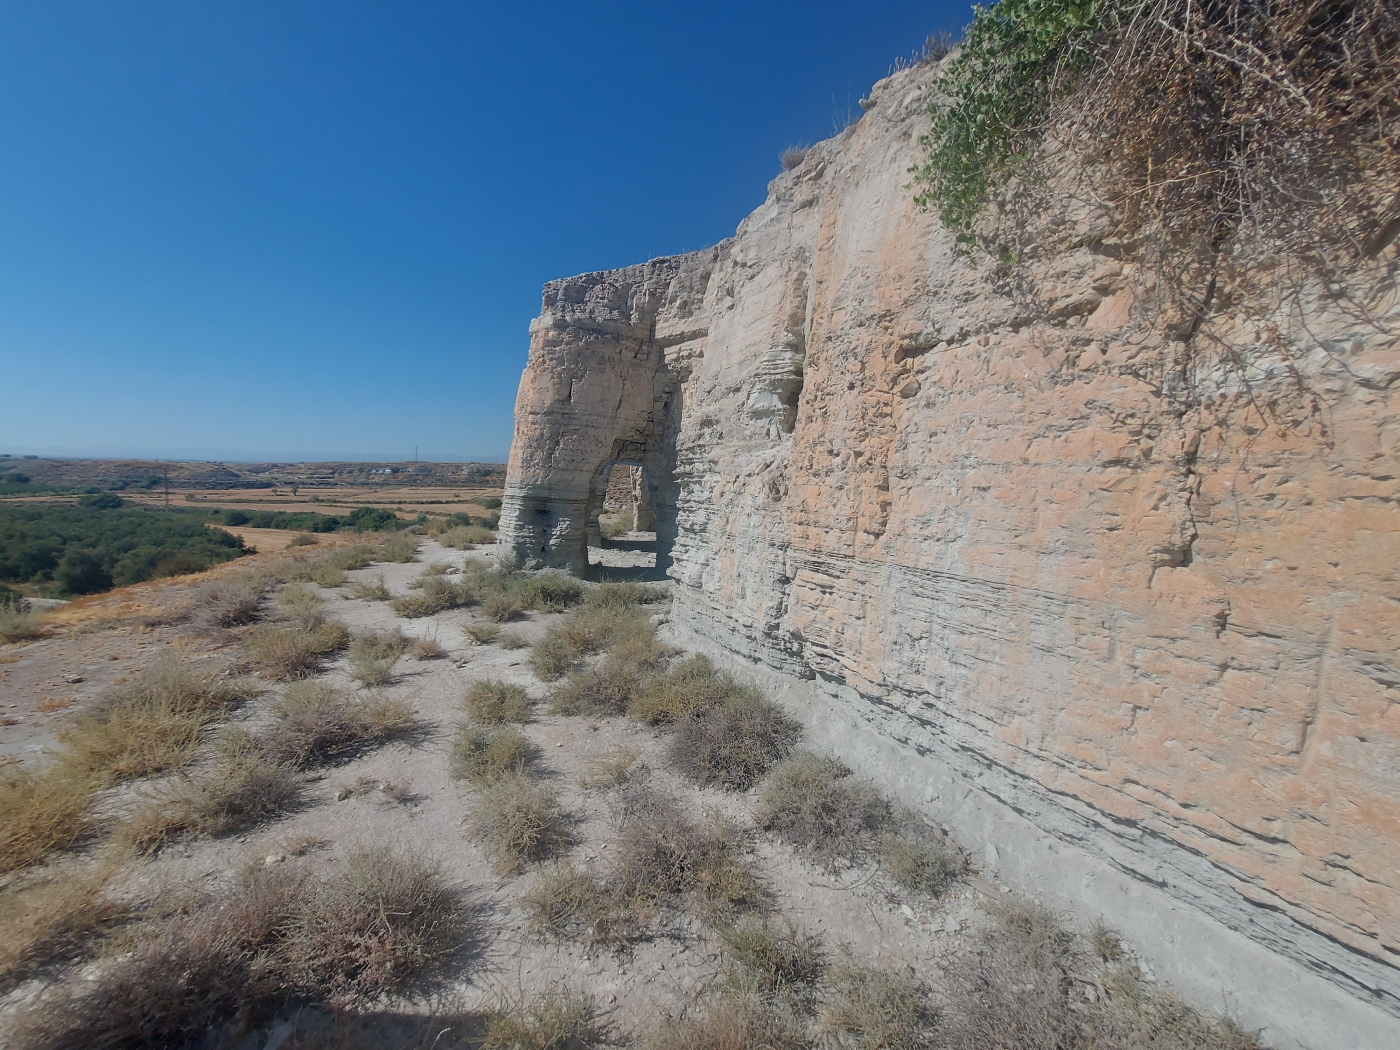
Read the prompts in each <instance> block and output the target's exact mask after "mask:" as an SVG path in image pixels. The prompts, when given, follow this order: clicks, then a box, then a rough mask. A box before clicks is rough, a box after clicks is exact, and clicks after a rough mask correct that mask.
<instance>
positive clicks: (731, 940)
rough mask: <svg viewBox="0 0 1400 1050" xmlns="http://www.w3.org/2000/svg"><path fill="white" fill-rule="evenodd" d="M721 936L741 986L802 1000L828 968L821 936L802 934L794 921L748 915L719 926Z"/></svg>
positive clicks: (729, 961)
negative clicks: (728, 924) (773, 919)
mask: <svg viewBox="0 0 1400 1050" xmlns="http://www.w3.org/2000/svg"><path fill="white" fill-rule="evenodd" d="M719 935H720V939H721V940H722V941H724V946H725V949H726V952H727V962H728V964H729V966H730V967H731V969H732V970H733V979H734V980H735V981H736V983H737V984H738V986H739V987H741V988H745V989H749V990H753V991H758V992H762V993H763V994H766V995H772V994H777V995H780V996H782V997H783V998H784V999H787V1000H788V1001H791V1002H797V1001H802V1000H805V999H807V998H809V997H810V995H811V992H812V988H813V986H815V985H816V983H817V981H819V980H820V979H821V976H822V974H823V972H824V971H825V970H826V952H825V951H824V950H823V948H822V943H821V938H819V937H813V936H811V935H809V934H803V933H799V932H798V929H797V927H796V926H794V925H793V924H792V923H791V922H784V923H775V922H772V921H770V920H769V919H767V918H765V917H761V916H758V915H746V916H744V917H742V918H740V919H739V921H738V922H736V923H735V924H734V925H733V926H722V927H720V930H719Z"/></svg>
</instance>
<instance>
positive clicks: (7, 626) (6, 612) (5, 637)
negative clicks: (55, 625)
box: [0, 606, 44, 643]
mask: <svg viewBox="0 0 1400 1050" xmlns="http://www.w3.org/2000/svg"><path fill="white" fill-rule="evenodd" d="M43 631H44V624H43V620H42V619H40V616H39V614H38V613H36V612H28V611H25V610H21V609H13V608H11V607H9V606H3V607H0V642H6V643H11V642H27V641H28V640H29V639H31V638H37V637H39V635H40V634H42V633H43Z"/></svg>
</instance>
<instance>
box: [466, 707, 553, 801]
mask: <svg viewBox="0 0 1400 1050" xmlns="http://www.w3.org/2000/svg"><path fill="white" fill-rule="evenodd" d="M538 754H539V750H538V749H537V748H536V747H535V745H534V744H532V743H530V740H529V738H528V737H527V736H526V735H525V734H524V733H522V732H521V731H520V730H519V729H516V728H515V727H514V726H500V727H496V728H488V727H486V726H478V725H474V724H473V723H471V722H458V723H457V726H456V728H455V729H454V731H453V734H452V743H451V745H450V747H449V750H448V767H447V769H448V775H449V776H450V777H452V779H453V780H470V781H471V782H472V783H474V784H476V785H477V786H479V787H484V786H486V785H487V784H494V783H495V782H496V781H498V780H500V779H501V778H502V777H506V776H513V775H523V774H524V772H525V767H526V766H527V765H529V764H530V763H531V762H532V761H534V759H535V758H536V757H537V756H538Z"/></svg>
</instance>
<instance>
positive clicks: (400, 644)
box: [348, 631, 409, 686]
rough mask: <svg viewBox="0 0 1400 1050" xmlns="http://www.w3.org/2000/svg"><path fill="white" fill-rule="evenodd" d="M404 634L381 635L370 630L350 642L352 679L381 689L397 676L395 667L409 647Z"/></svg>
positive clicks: (394, 632) (391, 632)
mask: <svg viewBox="0 0 1400 1050" xmlns="http://www.w3.org/2000/svg"><path fill="white" fill-rule="evenodd" d="M408 645H409V641H408V639H407V638H405V637H404V635H403V633H402V632H400V631H389V632H386V633H383V634H380V633H378V632H375V631H366V632H364V633H362V634H357V635H355V637H353V638H352V639H350V649H349V653H348V655H349V661H350V677H351V678H353V679H354V680H355V681H357V682H359V683H361V684H362V685H367V686H380V685H383V684H384V683H385V682H387V681H388V680H389V678H390V676H391V675H393V673H394V665H395V664H397V663H398V662H399V657H401V656H402V655H403V653H404V650H405V649H407V648H408Z"/></svg>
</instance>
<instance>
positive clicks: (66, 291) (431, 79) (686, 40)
mask: <svg viewBox="0 0 1400 1050" xmlns="http://www.w3.org/2000/svg"><path fill="white" fill-rule="evenodd" d="M969 13H970V12H969V9H968V7H967V5H965V4H955V3H942V2H934V3H902V2H889V3H878V2H867V3H842V4H837V3H824V2H805V3H762V2H748V3H742V2H739V3H729V2H722V3H715V2H710V3H693V4H690V3H688V4H667V3H658V2H655V0H653V2H650V3H631V2H627V3H573V4H544V3H539V4H526V3H517V4H476V3H467V2H456V3H446V2H413V0H402V2H395V3H390V2H387V0H385V2H379V3H357V2H349V0H341V2H334V3H331V2H324V3H299V2H295V0H279V2H276V3H252V2H235V3H212V2H209V3H205V2H190V0H182V2H175V0H171V2H164V3H150V2H144V3H143V2H120V0H105V2H100V3H66V2H63V0H42V2H25V3H15V2H5V3H0V142H3V144H4V145H3V148H0V389H3V391H4V394H3V398H0V452H15V453H19V452H41V453H48V454H63V453H65V452H66V453H68V454H124V455H132V454H134V455H140V454H148V455H169V454H172V453H176V454H180V453H183V454H186V455H196V456H200V457H201V458H235V457H236V456H238V455H239V454H241V455H243V456H253V457H268V458H320V457H355V458H359V457H366V458H386V457H387V458H406V457H410V456H411V455H412V453H413V447H414V446H415V445H417V446H418V447H419V449H420V450H421V453H422V454H424V455H425V456H426V455H431V456H435V457H441V456H451V457H454V458H455V457H465V458H493V459H494V458H500V457H503V456H504V455H505V453H506V451H507V449H508V448H509V445H510V434H511V413H512V408H513V403H514V399H515V388H516V384H517V382H518V381H519V378H520V371H521V369H522V368H523V367H524V364H525V356H526V350H527V347H528V337H527V332H526V328H527V325H528V323H529V320H530V318H531V317H533V316H534V315H535V314H536V312H537V311H538V309H539V293H540V287H541V285H542V284H543V283H544V282H545V281H547V280H550V279H552V278H555V277H562V276H566V275H569V274H574V273H579V272H583V271H587V270H600V269H607V268H609V267H615V266H624V265H627V264H630V263H633V262H640V261H642V260H644V259H647V258H651V257H653V256H657V255H665V254H669V253H674V252H683V251H689V250H692V249H695V248H700V247H703V246H705V245H707V244H712V243H714V242H715V241H717V240H720V239H722V238H724V237H726V236H728V235H729V234H731V233H732V232H733V230H734V227H735V226H736V225H737V224H738V222H739V220H740V219H742V218H743V217H744V215H745V214H747V213H748V212H749V211H751V210H752V209H753V208H755V207H757V206H758V204H759V203H761V202H762V200H763V196H764V192H765V187H766V184H767V182H768V180H769V179H771V178H772V177H773V175H774V174H776V173H777V171H778V161H777V157H778V154H779V152H780V151H781V150H782V149H783V147H784V146H787V145H789V144H793V143H806V142H812V141H815V140H818V139H821V138H825V137H827V136H829V135H830V134H832V132H833V128H834V127H839V126H840V125H841V124H844V123H845V121H846V119H847V114H848V113H854V114H859V112H860V111H859V108H858V107H857V105H856V100H857V99H858V98H860V97H861V95H862V94H863V93H864V92H865V90H866V88H867V87H868V86H869V85H870V84H871V83H873V82H874V81H875V80H878V79H879V78H880V77H882V76H884V75H885V74H886V73H887V72H888V70H889V68H890V65H891V63H892V62H893V61H894V60H895V59H896V58H897V57H898V56H900V55H901V54H905V55H907V54H909V53H910V52H912V51H915V50H916V49H917V48H918V47H919V46H920V45H921V43H922V41H923V39H924V38H925V36H927V35H928V34H929V33H933V32H936V31H939V30H951V29H956V28H957V27H958V26H960V25H961V24H962V23H964V22H965V21H967V19H968V17H969Z"/></svg>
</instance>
